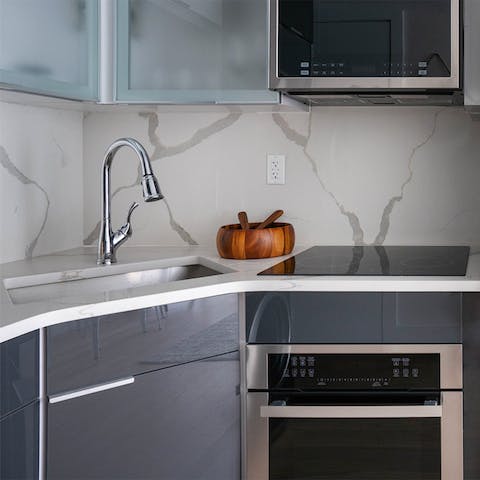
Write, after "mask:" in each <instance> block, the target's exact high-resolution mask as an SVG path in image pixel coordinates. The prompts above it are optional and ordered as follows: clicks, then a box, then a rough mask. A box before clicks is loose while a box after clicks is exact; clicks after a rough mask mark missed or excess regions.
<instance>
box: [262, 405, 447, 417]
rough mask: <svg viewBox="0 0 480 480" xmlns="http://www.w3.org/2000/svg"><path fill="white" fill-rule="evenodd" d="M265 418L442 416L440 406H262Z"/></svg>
mask: <svg viewBox="0 0 480 480" xmlns="http://www.w3.org/2000/svg"><path fill="white" fill-rule="evenodd" d="M260 416H261V417H266V418H420V417H438V418H440V417H441V416H442V407H441V405H436V406H426V405H393V406H372V405H351V406H343V405H342V406H339V407H337V406H292V407H289V406H285V407H282V406H263V407H260Z"/></svg>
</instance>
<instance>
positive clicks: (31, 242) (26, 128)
mask: <svg viewBox="0 0 480 480" xmlns="http://www.w3.org/2000/svg"><path fill="white" fill-rule="evenodd" d="M82 135H83V113H82V112H78V111H77V112H73V111H66V110H59V109H51V108H47V107H32V106H25V105H17V104H13V103H4V102H0V198H1V202H0V219H1V231H2V234H1V236H0V263H4V262H10V261H14V260H19V259H24V258H27V259H28V258H31V257H32V256H36V255H41V254H46V253H51V252H54V251H58V250H63V249H67V248H72V247H75V246H79V245H81V241H82V238H83V182H82V171H83V165H82V158H83V151H82V149H83V142H82Z"/></svg>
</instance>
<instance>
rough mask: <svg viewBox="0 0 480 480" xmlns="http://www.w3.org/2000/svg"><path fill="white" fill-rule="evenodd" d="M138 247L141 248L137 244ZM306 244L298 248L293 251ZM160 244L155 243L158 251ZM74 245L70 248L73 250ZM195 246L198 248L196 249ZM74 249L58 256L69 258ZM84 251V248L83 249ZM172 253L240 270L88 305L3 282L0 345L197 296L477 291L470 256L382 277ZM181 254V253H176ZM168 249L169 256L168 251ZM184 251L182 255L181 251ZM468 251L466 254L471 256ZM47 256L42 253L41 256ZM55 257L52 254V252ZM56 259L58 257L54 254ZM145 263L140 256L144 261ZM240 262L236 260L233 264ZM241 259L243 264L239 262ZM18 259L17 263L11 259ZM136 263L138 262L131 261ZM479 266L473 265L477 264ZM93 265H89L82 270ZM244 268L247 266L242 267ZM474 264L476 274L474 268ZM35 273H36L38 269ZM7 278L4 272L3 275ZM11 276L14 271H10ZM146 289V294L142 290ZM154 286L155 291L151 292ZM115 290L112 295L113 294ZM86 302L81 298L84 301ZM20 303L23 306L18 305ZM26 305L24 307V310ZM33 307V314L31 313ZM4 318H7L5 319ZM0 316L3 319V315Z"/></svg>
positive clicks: (479, 276) (478, 276) (479, 279)
mask: <svg viewBox="0 0 480 480" xmlns="http://www.w3.org/2000/svg"><path fill="white" fill-rule="evenodd" d="M140 248H141V247H140ZM305 248H308V247H304V248H302V247H298V248H296V249H295V251H294V252H293V253H292V254H296V253H298V252H299V251H302V250H304V249H305ZM159 249H162V247H158V248H157V249H156V251H157V252H158V250H159ZM78 250H79V249H75V251H77V252H78ZM80 250H81V251H82V252H84V253H79V255H87V256H89V257H90V256H91V252H90V251H89V249H88V248H87V249H85V248H83V249H80ZM195 250H197V251H195ZM75 251H72V252H73V253H65V254H63V255H64V256H65V257H66V258H69V257H70V256H71V255H75ZM85 251H86V252H85ZM168 251H169V252H170V253H171V254H170V255H169V256H164V257H163V258H164V259H168V258H174V257H176V258H182V257H192V256H194V257H197V258H202V259H204V260H206V262H207V263H211V262H213V263H216V264H218V265H220V266H223V267H225V268H226V269H227V270H228V269H230V272H231V269H235V268H236V267H238V270H240V269H243V270H244V271H238V270H237V271H235V272H232V273H223V274H221V275H214V276H208V277H203V278H197V279H190V280H182V281H177V282H170V283H163V284H160V285H158V286H155V287H148V288H145V289H144V291H141V292H140V291H139V294H138V295H137V296H128V297H123V298H116V299H109V300H105V301H100V302H92V303H88V299H84V301H82V299H75V298H73V297H72V298H70V299H67V298H66V299H64V300H65V303H62V301H61V300H56V301H54V300H52V301H50V302H44V303H42V302H37V303H32V304H28V305H13V304H12V303H11V301H10V300H9V297H8V294H7V292H6V290H5V288H4V284H3V282H2V285H1V288H0V294H1V300H2V304H1V307H2V313H1V317H0V343H1V342H4V341H7V340H10V339H12V338H15V337H18V336H20V335H23V334H26V333H29V332H31V331H35V330H38V329H40V328H44V327H48V326H51V325H56V324H59V323H64V322H70V321H74V320H80V319H85V318H93V317H96V316H102V315H109V314H113V313H118V312H124V311H132V310H138V309H141V308H148V307H153V306H157V305H165V304H171V303H177V302H181V301H187V300H194V299H198V298H206V297H213V296H217V295H224V294H232V293H233V294H240V293H246V292H255V291H311V292H314V291H324V292H325V291H332V292H333V291H335V292H339V291H345V292H347V291H350V292H352V291H354V292H368V291H382V292H416V291H417V292H480V261H479V260H480V258H479V255H478V253H476V252H475V253H473V254H472V255H474V256H475V257H477V258H475V265H474V267H475V269H474V271H473V272H472V271H470V270H471V269H470V265H469V272H467V276H466V277H433V276H432V277H381V276H369V277H365V276H361V277H360V276H359V277H354V276H314V277H306V276H278V277H277V276H262V277H258V276H257V273H258V272H259V271H262V270H263V269H264V268H268V267H269V266H271V265H274V264H276V263H278V262H280V261H282V260H283V259H285V258H288V256H285V257H276V258H270V259H264V260H261V261H259V260H249V261H238V260H237V261H235V260H225V259H221V258H219V257H218V256H216V254H213V252H212V250H211V249H210V250H209V251H206V250H205V249H201V248H198V249H194V253H192V247H187V248H183V250H182V247H177V248H172V247H170V248H168ZM179 252H180V253H179ZM172 253H173V254H172ZM182 253H183V255H182ZM472 255H471V257H472ZM46 257H48V256H45V257H44V258H46ZM52 257H57V255H55V254H54V255H52ZM57 258H58V257H57ZM143 261H145V260H143ZM238 262H240V263H238ZM242 262H243V263H242ZM15 263H17V264H18V263H20V262H15ZM132 263H134V264H138V265H140V263H137V262H135V261H134V262H132ZM477 264H478V265H477ZM90 267H91V268H93V267H94V265H89V267H83V268H90ZM243 267H247V268H245V269H244V268H243ZM477 267H478V272H477ZM35 274H39V272H38V270H37V271H35ZM2 276H3V277H4V278H6V277H7V276H6V275H2ZM12 276H13V275H12ZM145 290H147V291H148V293H147V292H146V291H145ZM156 290H157V291H156ZM114 296H115V294H112V297H114ZM85 300H86V301H85ZM22 307H24V308H22ZM25 307H28V308H25ZM35 310H38V313H36V312H35ZM5 316H6V317H7V318H5ZM2 317H3V318H2Z"/></svg>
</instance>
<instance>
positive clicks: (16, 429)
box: [0, 401, 38, 480]
mask: <svg viewBox="0 0 480 480" xmlns="http://www.w3.org/2000/svg"><path fill="white" fill-rule="evenodd" d="M0 479H2V480H14V479H15V480H33V479H38V401H35V402H33V403H31V404H29V405H27V406H26V407H23V408H21V409H19V410H17V411H15V412H14V413H11V414H9V415H7V416H5V417H4V418H2V419H1V420H0Z"/></svg>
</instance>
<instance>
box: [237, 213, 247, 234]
mask: <svg viewBox="0 0 480 480" xmlns="http://www.w3.org/2000/svg"><path fill="white" fill-rule="evenodd" d="M238 220H239V222H240V225H241V226H242V230H248V217H247V212H238Z"/></svg>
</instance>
